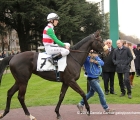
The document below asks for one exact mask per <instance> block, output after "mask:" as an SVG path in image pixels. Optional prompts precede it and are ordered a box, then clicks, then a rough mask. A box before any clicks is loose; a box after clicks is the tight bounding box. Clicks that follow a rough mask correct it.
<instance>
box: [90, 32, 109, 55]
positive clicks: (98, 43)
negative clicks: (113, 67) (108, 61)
mask: <svg viewBox="0 0 140 120" xmlns="http://www.w3.org/2000/svg"><path fill="white" fill-rule="evenodd" d="M91 37H92V38H93V39H94V40H93V42H92V45H91V47H92V49H93V50H95V51H96V52H98V53H99V54H104V55H106V54H108V46H107V45H105V44H104V42H103V40H102V38H101V36H100V31H98V30H97V31H96V32H95V33H94V34H92V36H91Z"/></svg>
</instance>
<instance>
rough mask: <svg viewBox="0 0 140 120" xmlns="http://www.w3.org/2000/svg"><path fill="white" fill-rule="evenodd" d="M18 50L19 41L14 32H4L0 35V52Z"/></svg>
mask: <svg viewBox="0 0 140 120" xmlns="http://www.w3.org/2000/svg"><path fill="white" fill-rule="evenodd" d="M3 48H4V50H5V51H11V50H15V51H17V50H19V49H20V46H19V39H18V35H17V32H16V31H15V30H10V31H8V30H7V31H6V34H3V35H0V51H2V50H3Z"/></svg>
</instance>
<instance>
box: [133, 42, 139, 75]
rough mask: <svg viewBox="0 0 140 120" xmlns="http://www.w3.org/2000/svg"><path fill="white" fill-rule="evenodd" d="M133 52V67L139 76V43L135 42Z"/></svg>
mask: <svg viewBox="0 0 140 120" xmlns="http://www.w3.org/2000/svg"><path fill="white" fill-rule="evenodd" d="M133 51H134V54H135V56H136V59H135V60H134V62H135V68H136V76H137V77H139V76H140V44H137V48H136V49H134V50H133Z"/></svg>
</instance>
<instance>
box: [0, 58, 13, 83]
mask: <svg viewBox="0 0 140 120" xmlns="http://www.w3.org/2000/svg"><path fill="white" fill-rule="evenodd" d="M12 57H13V56H9V57H5V58H3V60H2V61H1V63H0V85H1V79H2V75H3V72H4V70H5V68H6V66H7V65H9V62H10V60H11V59H12Z"/></svg>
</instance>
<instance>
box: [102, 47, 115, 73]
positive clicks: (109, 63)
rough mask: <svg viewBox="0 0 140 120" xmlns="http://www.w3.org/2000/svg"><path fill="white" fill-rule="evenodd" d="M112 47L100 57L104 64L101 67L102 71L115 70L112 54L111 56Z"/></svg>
mask: <svg viewBox="0 0 140 120" xmlns="http://www.w3.org/2000/svg"><path fill="white" fill-rule="evenodd" d="M113 52H114V48H113V47H111V52H110V53H109V54H108V55H107V56H105V57H102V60H103V61H104V66H103V67H102V71H103V72H115V69H116V65H114V63H113V60H112V56H113Z"/></svg>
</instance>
